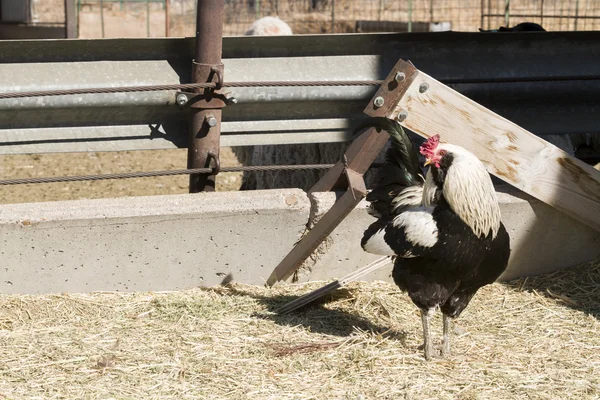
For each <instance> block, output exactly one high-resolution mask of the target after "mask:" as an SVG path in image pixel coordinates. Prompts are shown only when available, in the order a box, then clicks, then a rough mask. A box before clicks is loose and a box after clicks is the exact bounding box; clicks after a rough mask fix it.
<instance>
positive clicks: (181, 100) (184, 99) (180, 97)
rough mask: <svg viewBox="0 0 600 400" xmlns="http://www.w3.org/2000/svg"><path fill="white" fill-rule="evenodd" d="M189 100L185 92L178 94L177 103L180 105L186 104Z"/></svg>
mask: <svg viewBox="0 0 600 400" xmlns="http://www.w3.org/2000/svg"><path fill="white" fill-rule="evenodd" d="M187 101H188V98H187V96H186V95H185V94H183V93H179V94H178V95H177V104H179V105H180V106H185V105H186V103H187Z"/></svg>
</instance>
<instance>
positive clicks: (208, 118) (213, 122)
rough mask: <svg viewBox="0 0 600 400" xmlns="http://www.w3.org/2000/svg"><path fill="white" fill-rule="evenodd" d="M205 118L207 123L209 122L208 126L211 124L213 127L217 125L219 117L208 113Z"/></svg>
mask: <svg viewBox="0 0 600 400" xmlns="http://www.w3.org/2000/svg"><path fill="white" fill-rule="evenodd" d="M204 120H205V121H206V123H207V124H208V126H210V127H211V128H212V127H213V126H216V125H217V119H216V118H215V117H213V116H212V115H207V116H206V117H205V118H204Z"/></svg>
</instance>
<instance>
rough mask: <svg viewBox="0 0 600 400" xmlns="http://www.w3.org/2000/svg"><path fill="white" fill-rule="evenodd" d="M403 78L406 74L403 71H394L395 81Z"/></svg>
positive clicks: (400, 80)
mask: <svg viewBox="0 0 600 400" xmlns="http://www.w3.org/2000/svg"><path fill="white" fill-rule="evenodd" d="M404 79H406V74H405V73H404V72H400V71H398V72H396V75H395V76H394V80H395V81H396V82H402V81H403V80H404Z"/></svg>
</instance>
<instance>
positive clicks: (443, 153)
mask: <svg viewBox="0 0 600 400" xmlns="http://www.w3.org/2000/svg"><path fill="white" fill-rule="evenodd" d="M446 154H448V152H447V151H446V150H440V152H439V153H438V155H439V156H440V157H444V156H445V155H446Z"/></svg>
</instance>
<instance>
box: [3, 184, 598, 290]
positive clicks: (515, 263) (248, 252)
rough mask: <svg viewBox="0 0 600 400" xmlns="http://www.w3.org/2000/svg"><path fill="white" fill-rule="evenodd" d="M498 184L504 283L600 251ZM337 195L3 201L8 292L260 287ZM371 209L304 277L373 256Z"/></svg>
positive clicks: (322, 251) (571, 224)
mask: <svg viewBox="0 0 600 400" xmlns="http://www.w3.org/2000/svg"><path fill="white" fill-rule="evenodd" d="M498 190H499V192H500V193H499V198H500V202H501V208H502V215H503V221H504V223H505V225H506V226H507V229H508V232H509V234H510V236H511V247H512V256H511V260H510V265H509V268H508V270H507V271H506V273H505V274H504V275H503V276H502V279H512V278H516V277H519V276H526V275H534V274H542V273H547V272H551V271H554V270H558V269H562V268H566V267H569V266H573V265H577V264H580V263H582V262H585V261H589V260H592V259H595V258H596V257H598V256H600V233H599V232H596V231H594V230H593V229H591V228H589V227H587V226H586V225H584V224H582V223H580V222H578V221H576V220H574V219H572V218H571V217H569V216H566V215H564V214H562V213H560V212H558V211H556V210H554V209H553V208H551V207H549V206H547V205H545V204H543V203H541V202H539V201H537V200H535V199H533V198H531V197H529V196H526V195H523V194H522V193H520V192H518V191H516V190H514V189H511V188H510V187H499V188H498ZM335 196H336V194H335V193H317V194H314V195H312V196H311V198H309V196H308V195H307V194H306V193H305V192H303V191H301V190H298V189H281V190H268V191H248V192H218V193H200V194H193V195H168V196H151V197H130V198H119V199H97V200H76V201H63V202H51V203H26V204H8V205H0V266H1V272H0V275H1V277H2V278H1V281H0V292H1V293H56V292H92V291H103V290H109V291H113V290H118V291H146V290H150V291H162V290H179V289H187V288H192V287H197V286H213V285H218V284H221V283H223V282H227V281H230V280H233V281H237V282H241V283H248V284H257V285H261V284H264V282H266V280H267V278H268V277H269V275H270V274H271V272H272V270H273V269H274V268H275V266H277V264H278V263H279V262H280V261H281V260H282V259H283V257H284V256H285V255H286V254H287V253H288V251H289V250H290V249H291V248H292V247H293V245H294V243H295V242H296V241H297V240H298V239H299V238H300V237H301V235H302V234H303V233H304V232H305V229H306V227H307V226H311V224H312V223H314V221H315V220H316V219H318V218H319V216H321V215H322V214H323V213H324V212H325V211H326V210H327V209H328V208H329V207H330V206H331V205H332V204H333V202H334V201H335ZM366 205H367V204H366V202H364V201H363V202H361V203H360V204H359V206H358V207H357V208H356V209H355V210H354V211H353V212H352V213H350V215H349V216H348V217H347V218H346V219H345V220H344V221H343V222H342V223H341V224H340V225H339V226H338V227H337V228H336V230H335V231H334V232H333V233H332V235H330V237H329V238H328V239H327V241H326V242H325V243H324V244H323V245H322V246H321V247H320V248H319V249H318V250H317V251H316V252H315V253H314V255H313V257H311V259H309V260H307V262H306V263H305V264H304V265H303V267H302V269H301V270H300V272H299V274H298V276H299V279H300V281H308V280H329V279H333V278H339V277H341V276H344V275H346V274H348V273H350V272H352V271H353V270H355V269H357V268H360V267H362V266H364V265H366V264H367V263H369V262H370V261H372V260H374V259H376V258H377V256H374V255H371V254H368V253H365V252H364V251H363V250H362V249H361V248H360V245H359V243H360V238H361V236H362V232H363V230H364V229H365V228H366V227H367V226H368V225H369V224H370V223H371V222H372V221H373V218H372V217H371V216H370V215H368V214H367V212H366ZM390 273H391V266H389V267H384V268H382V269H381V270H379V271H376V272H373V273H371V274H370V275H367V276H365V277H364V278H363V279H366V280H374V279H383V280H390V279H391V278H390Z"/></svg>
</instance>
